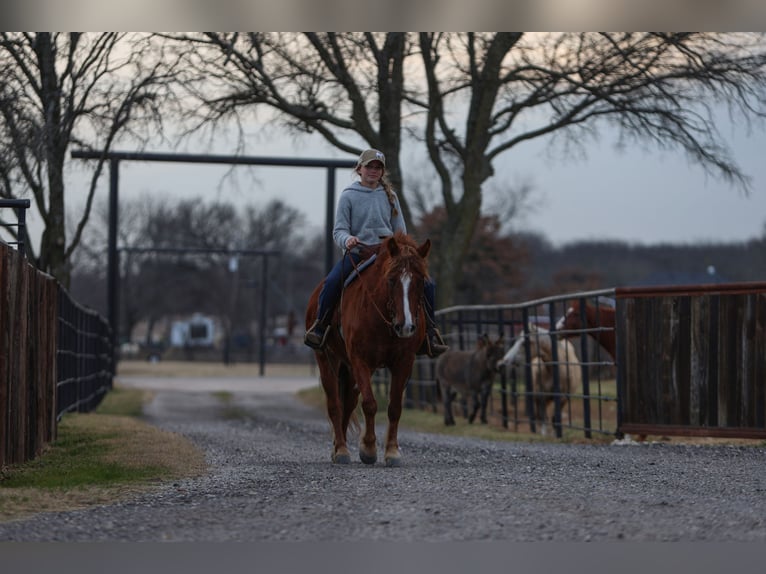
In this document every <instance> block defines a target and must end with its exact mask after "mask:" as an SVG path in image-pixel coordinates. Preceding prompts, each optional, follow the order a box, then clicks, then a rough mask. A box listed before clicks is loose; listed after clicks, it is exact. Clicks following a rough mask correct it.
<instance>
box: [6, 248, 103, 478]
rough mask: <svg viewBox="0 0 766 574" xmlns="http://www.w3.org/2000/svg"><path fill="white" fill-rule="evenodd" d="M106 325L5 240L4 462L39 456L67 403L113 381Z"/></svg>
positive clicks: (89, 405)
mask: <svg viewBox="0 0 766 574" xmlns="http://www.w3.org/2000/svg"><path fill="white" fill-rule="evenodd" d="M109 333H110V332H109V328H108V325H107V323H106V321H105V320H104V319H103V318H102V317H100V316H99V315H98V314H97V313H96V312H95V311H92V310H89V309H85V308H84V307H81V306H79V305H78V304H77V303H76V302H74V301H72V300H71V297H70V296H69V293H68V292H67V291H66V290H65V289H64V288H63V287H61V285H59V283H58V282H57V281H56V280H55V279H54V278H53V277H51V276H50V275H47V274H45V273H42V272H40V271H39V270H37V269H36V268H35V267H34V266H33V265H31V264H30V263H29V262H28V261H27V260H26V259H25V258H24V257H23V255H22V254H21V253H20V252H19V251H17V250H14V249H12V248H11V247H10V246H8V245H6V244H4V243H2V242H0V468H1V467H3V466H6V465H9V464H17V463H21V462H25V461H27V460H31V459H33V458H35V457H36V456H38V455H39V454H40V453H41V451H42V449H43V447H44V446H45V445H46V444H48V443H50V442H51V441H53V440H55V438H56V429H57V423H58V421H59V419H60V418H61V416H62V415H63V414H64V413H65V412H68V411H72V410H78V411H81V412H85V411H87V410H91V409H93V408H95V406H97V404H98V402H99V401H100V399H101V398H102V397H103V395H104V394H105V393H106V391H107V390H108V389H109V388H111V386H112V378H113V373H114V369H113V367H112V363H111V356H112V354H111V352H110V350H109V344H110V343H109V341H110V337H109Z"/></svg>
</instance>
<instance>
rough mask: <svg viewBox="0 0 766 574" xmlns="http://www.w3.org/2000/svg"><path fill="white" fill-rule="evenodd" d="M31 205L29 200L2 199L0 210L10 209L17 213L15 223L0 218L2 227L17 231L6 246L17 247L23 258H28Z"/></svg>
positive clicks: (0, 200)
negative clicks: (27, 244)
mask: <svg viewBox="0 0 766 574" xmlns="http://www.w3.org/2000/svg"><path fill="white" fill-rule="evenodd" d="M30 205H31V202H30V201H29V200H28V199H0V209H2V208H9V209H13V211H15V212H16V221H15V222H13V221H6V220H5V219H1V218H0V226H2V227H4V228H6V229H9V230H12V229H15V232H12V235H13V237H14V238H13V239H12V240H11V241H8V242H6V244H7V245H15V246H16V249H17V250H18V251H19V253H21V254H22V256H26V236H27V209H29V207H30ZM1 213H2V212H0V214H1Z"/></svg>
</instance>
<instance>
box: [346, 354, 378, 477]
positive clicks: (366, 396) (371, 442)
mask: <svg viewBox="0 0 766 574" xmlns="http://www.w3.org/2000/svg"><path fill="white" fill-rule="evenodd" d="M352 370H353V373H354V380H355V381H356V385H357V387H358V388H359V392H360V394H361V397H362V412H363V413H364V432H363V433H362V437H361V439H360V440H359V460H361V461H362V462H363V463H365V464H375V462H376V461H377V460H378V449H377V446H376V444H375V442H376V437H375V414H376V413H377V412H378V403H377V401H376V400H375V395H374V394H373V392H372V384H371V383H370V379H371V378H372V372H371V371H370V369H369V368H368V367H367V366H366V365H365V364H363V363H360V362H358V361H357V362H355V363H354V364H352Z"/></svg>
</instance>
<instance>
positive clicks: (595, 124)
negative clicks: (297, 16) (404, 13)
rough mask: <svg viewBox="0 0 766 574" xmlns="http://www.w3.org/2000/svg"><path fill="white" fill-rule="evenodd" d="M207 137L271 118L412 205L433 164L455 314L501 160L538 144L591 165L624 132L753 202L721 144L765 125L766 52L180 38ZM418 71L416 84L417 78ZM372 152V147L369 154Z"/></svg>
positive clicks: (527, 37)
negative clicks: (378, 164)
mask: <svg viewBox="0 0 766 574" xmlns="http://www.w3.org/2000/svg"><path fill="white" fill-rule="evenodd" d="M176 39H177V40H179V41H181V42H182V43H183V44H184V45H186V46H187V47H189V46H190V47H192V48H193V49H192V50H191V51H190V52H189V59H188V68H187V69H188V70H190V71H192V72H193V73H194V74H196V79H195V78H189V79H188V81H187V83H186V86H187V87H188V88H190V91H191V92H192V93H193V94H194V95H196V96H197V97H198V98H200V100H201V101H202V102H204V104H205V106H204V107H202V108H199V110H198V111H199V112H201V113H202V115H201V116H200V122H201V123H200V125H210V122H216V121H218V120H219V119H221V118H231V117H234V118H237V119H242V118H243V117H244V116H245V113H246V112H247V111H252V110H253V109H254V108H258V107H260V105H265V106H268V107H270V108H272V109H273V110H276V111H277V112H278V113H279V117H280V118H281V119H282V120H283V121H284V123H285V124H286V125H287V126H289V127H291V128H293V129H294V130H297V131H304V132H313V131H316V132H318V133H320V134H321V135H322V136H323V137H324V138H325V139H326V140H327V141H328V142H329V143H330V144H332V145H333V146H335V147H337V148H338V149H341V150H344V151H347V152H350V153H357V152H359V151H360V148H361V147H364V146H365V145H369V146H372V147H376V148H380V149H382V150H384V151H386V153H387V159H388V161H387V167H388V171H389V174H390V175H391V178H392V180H393V183H394V185H395V186H396V187H397V188H398V189H399V190H401V191H402V192H403V193H401V194H400V196H401V199H402V209H403V212H404V216H405V218H406V220H407V223H408V225H410V226H412V224H413V218H412V213H411V210H410V206H409V203H408V201H407V193H406V192H407V188H406V186H405V185H404V181H403V177H402V173H401V167H400V165H401V164H400V155H401V154H402V150H403V139H404V138H405V137H406V136H409V137H411V138H412V139H414V140H415V141H417V142H422V145H424V147H425V148H426V149H427V150H428V154H429V157H430V160H431V162H432V164H433V166H434V168H435V170H436V174H437V176H438V178H439V181H440V182H441V193H442V197H443V201H444V208H445V210H446V218H447V224H446V226H445V227H444V229H445V230H448V232H445V233H443V234H442V236H441V237H440V238H439V241H438V246H437V248H438V251H439V253H440V257H439V258H438V263H439V264H438V267H437V268H435V269H433V272H434V274H435V276H436V277H437V280H438V282H439V289H438V297H439V304H440V305H444V304H448V303H451V302H452V301H454V299H455V293H456V291H455V290H456V286H457V285H458V283H459V280H460V276H461V274H462V273H463V270H464V265H465V262H466V258H467V257H468V255H469V250H470V245H471V239H472V237H473V235H474V233H475V232H476V229H477V224H478V222H479V219H480V217H481V208H482V200H483V193H482V191H483V189H484V184H485V183H486V182H487V180H489V179H490V178H491V177H492V176H493V175H494V163H495V161H496V160H497V158H498V157H499V156H500V155H501V154H503V153H505V152H507V151H509V150H511V149H514V148H515V147H516V146H519V145H522V144H523V143H524V142H527V141H529V140H532V139H536V138H547V137H550V136H553V135H556V136H560V139H561V141H563V142H564V143H566V144H568V145H571V146H573V147H574V148H575V149H577V148H580V149H583V147H584V145H585V142H587V140H588V136H595V135H596V134H597V133H598V131H599V129H601V128H603V127H604V126H605V125H608V124H611V125H613V126H615V127H616V128H617V129H618V130H619V134H620V138H621V142H627V141H630V140H636V141H638V142H642V143H645V144H649V145H656V146H658V147H659V148H661V149H675V150H681V151H683V152H685V153H687V154H688V155H689V157H690V158H691V159H692V160H693V161H694V162H697V163H698V164H700V165H701V166H703V168H705V169H706V170H708V171H709V172H710V173H711V174H713V175H715V176H720V177H723V178H724V179H726V180H729V181H731V182H734V183H736V184H738V185H740V186H741V188H742V189H744V190H746V191H747V189H748V180H747V176H746V174H744V173H742V171H741V169H740V167H739V166H738V165H737V163H736V162H735V160H734V159H732V158H731V157H730V156H729V152H728V149H727V147H726V145H725V143H724V140H723V138H722V137H721V135H720V134H719V133H718V130H717V121H718V117H717V114H719V113H720V112H721V108H722V107H723V108H725V109H727V111H728V112H730V113H731V114H732V115H733V116H735V117H737V118H745V119H746V120H747V121H750V120H753V119H763V117H764V101H766V97H765V96H766V89H765V88H766V74H765V73H764V72H765V71H766V70H765V69H764V68H766V44H764V43H763V41H762V40H763V35H762V34H756V33H726V34H719V33H563V34H558V33H557V34H552V33H551V34H531V33H420V34H404V33H386V34H383V33H380V34H373V33H325V34H318V33H308V34H284V33H251V34H236V33H234V34H195V35H183V36H177V37H176ZM405 71H406V72H407V73H406V74H405ZM360 142H363V143H360Z"/></svg>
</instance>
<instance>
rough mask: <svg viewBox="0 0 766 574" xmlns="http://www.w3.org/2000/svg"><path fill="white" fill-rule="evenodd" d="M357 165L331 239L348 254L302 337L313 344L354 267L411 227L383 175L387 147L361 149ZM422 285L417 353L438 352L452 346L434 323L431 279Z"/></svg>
mask: <svg viewBox="0 0 766 574" xmlns="http://www.w3.org/2000/svg"><path fill="white" fill-rule="evenodd" d="M354 171H356V173H357V174H358V175H359V181H357V182H354V183H353V184H351V185H350V186H349V187H347V188H346V189H344V190H343V193H341V196H340V200H339V202H338V209H337V211H336V214H335V226H334V228H333V239H334V241H335V243H336V244H337V245H338V246H339V247H340V248H341V249H343V250H344V255H343V257H342V258H341V259H340V261H338V262H337V263H336V264H335V266H334V267H333V268H332V270H331V271H330V273H329V274H328V275H327V277H326V278H325V280H324V285H323V286H322V291H321V293H320V295H319V310H318V312H317V317H316V320H315V321H314V324H313V325H312V326H311V327H310V328H309V330H308V331H306V334H305V336H304V339H303V341H304V343H305V344H306V345H308V346H309V347H311V348H313V349H321V348H323V347H324V345H325V340H326V336H327V328H328V327H329V326H330V322H331V321H332V315H333V310H334V309H335V306H336V305H337V303H338V301H339V299H340V295H341V291H342V289H343V284H344V282H345V280H346V278H347V277H348V275H349V274H350V273H351V271H352V270H353V269H354V268H355V267H358V266H359V264H360V262H361V261H362V260H363V259H365V258H366V257H367V256H368V255H369V252H370V251H371V250H374V249H375V248H377V247H378V246H379V244H380V243H381V241H382V240H383V239H384V238H385V237H389V236H392V235H394V233H396V232H401V233H407V229H406V225H405V223H404V218H403V217H402V214H401V209H400V207H399V199H398V198H397V196H396V194H395V193H394V191H393V190H392V189H391V185H390V184H389V182H388V180H387V179H386V178H385V173H386V156H385V155H384V154H383V152H380V151H378V150H376V149H367V150H365V151H363V152H362V154H361V155H360V156H359V159H358V160H357V162H356V168H355V169H354ZM423 291H424V293H423V295H424V298H425V303H426V305H425V308H426V316H427V326H426V329H427V336H426V339H425V342H424V345H423V347H422V348H421V349H420V350H419V351H418V354H428V355H429V356H431V357H436V356H438V355H441V354H442V353H443V352H444V351H446V350H447V349H448V348H449V347H447V345H445V344H444V341H443V340H442V338H441V335H440V333H439V331H438V329H437V328H436V320H435V317H434V299H435V285H434V282H433V280H431V279H430V278H427V280H426V282H425V285H424V288H423Z"/></svg>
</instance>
